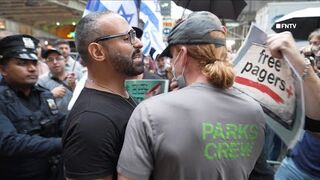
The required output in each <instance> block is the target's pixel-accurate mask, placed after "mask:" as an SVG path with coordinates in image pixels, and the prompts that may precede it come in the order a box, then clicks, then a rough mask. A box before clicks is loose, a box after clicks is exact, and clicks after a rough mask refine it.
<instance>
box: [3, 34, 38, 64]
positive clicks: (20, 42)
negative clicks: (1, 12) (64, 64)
mask: <svg viewBox="0 0 320 180" xmlns="http://www.w3.org/2000/svg"><path fill="white" fill-rule="evenodd" d="M38 43H39V40H38V39H36V38H34V37H33V36H30V35H26V34H19V35H12V36H7V37H5V38H3V39H1V40H0V61H1V60H2V59H4V58H19V59H24V60H33V61H37V60H38V57H37V52H36V48H37V45H38Z"/></svg>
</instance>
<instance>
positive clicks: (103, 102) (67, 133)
mask: <svg viewBox="0 0 320 180" xmlns="http://www.w3.org/2000/svg"><path fill="white" fill-rule="evenodd" d="M128 101H129V102H130V103H129V102H128ZM132 105H135V103H134V101H133V100H132V99H131V98H130V99H127V100H125V99H124V98H123V97H121V96H118V95H115V94H111V93H107V92H103V91H98V90H94V89H88V88H84V89H83V90H82V92H81V94H80V96H79V98H78V100H77V101H76V103H75V105H74V107H73V109H72V110H71V112H70V114H69V116H68V118H67V124H66V128H65V130H64V133H63V140H62V141H63V158H64V163H65V170H66V176H67V177H69V178H81V179H96V178H102V177H105V176H109V175H114V179H115V178H116V166H117V161H118V157H119V154H120V151H121V148H122V144H123V140H124V134H125V128H126V126H127V122H128V120H129V118H130V115H131V113H132V111H133V109H134V107H133V106H132Z"/></svg>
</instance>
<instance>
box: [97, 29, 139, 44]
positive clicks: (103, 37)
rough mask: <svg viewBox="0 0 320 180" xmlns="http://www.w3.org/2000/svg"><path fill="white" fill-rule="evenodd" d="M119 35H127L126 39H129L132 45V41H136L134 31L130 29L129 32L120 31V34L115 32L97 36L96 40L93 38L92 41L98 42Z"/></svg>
mask: <svg viewBox="0 0 320 180" xmlns="http://www.w3.org/2000/svg"><path fill="white" fill-rule="evenodd" d="M121 36H128V39H129V41H130V43H131V44H132V45H133V44H134V43H136V37H137V35H136V31H135V30H133V29H131V30H130V31H129V32H127V33H122V34H115V35H108V36H102V37H99V38H97V39H96V40H94V41H93V42H95V43H98V42H99V41H106V40H110V39H113V38H117V37H121Z"/></svg>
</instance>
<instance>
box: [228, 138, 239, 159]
mask: <svg viewBox="0 0 320 180" xmlns="http://www.w3.org/2000/svg"><path fill="white" fill-rule="evenodd" d="M239 144H240V143H235V142H232V143H230V144H229V159H236V158H239Z"/></svg>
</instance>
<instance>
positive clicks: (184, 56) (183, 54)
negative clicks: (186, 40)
mask: <svg viewBox="0 0 320 180" xmlns="http://www.w3.org/2000/svg"><path fill="white" fill-rule="evenodd" d="M180 53H181V55H180V56H181V58H182V59H183V61H184V62H183V64H187V63H188V61H187V58H188V57H187V54H188V49H187V47H185V46H181V47H180Z"/></svg>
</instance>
